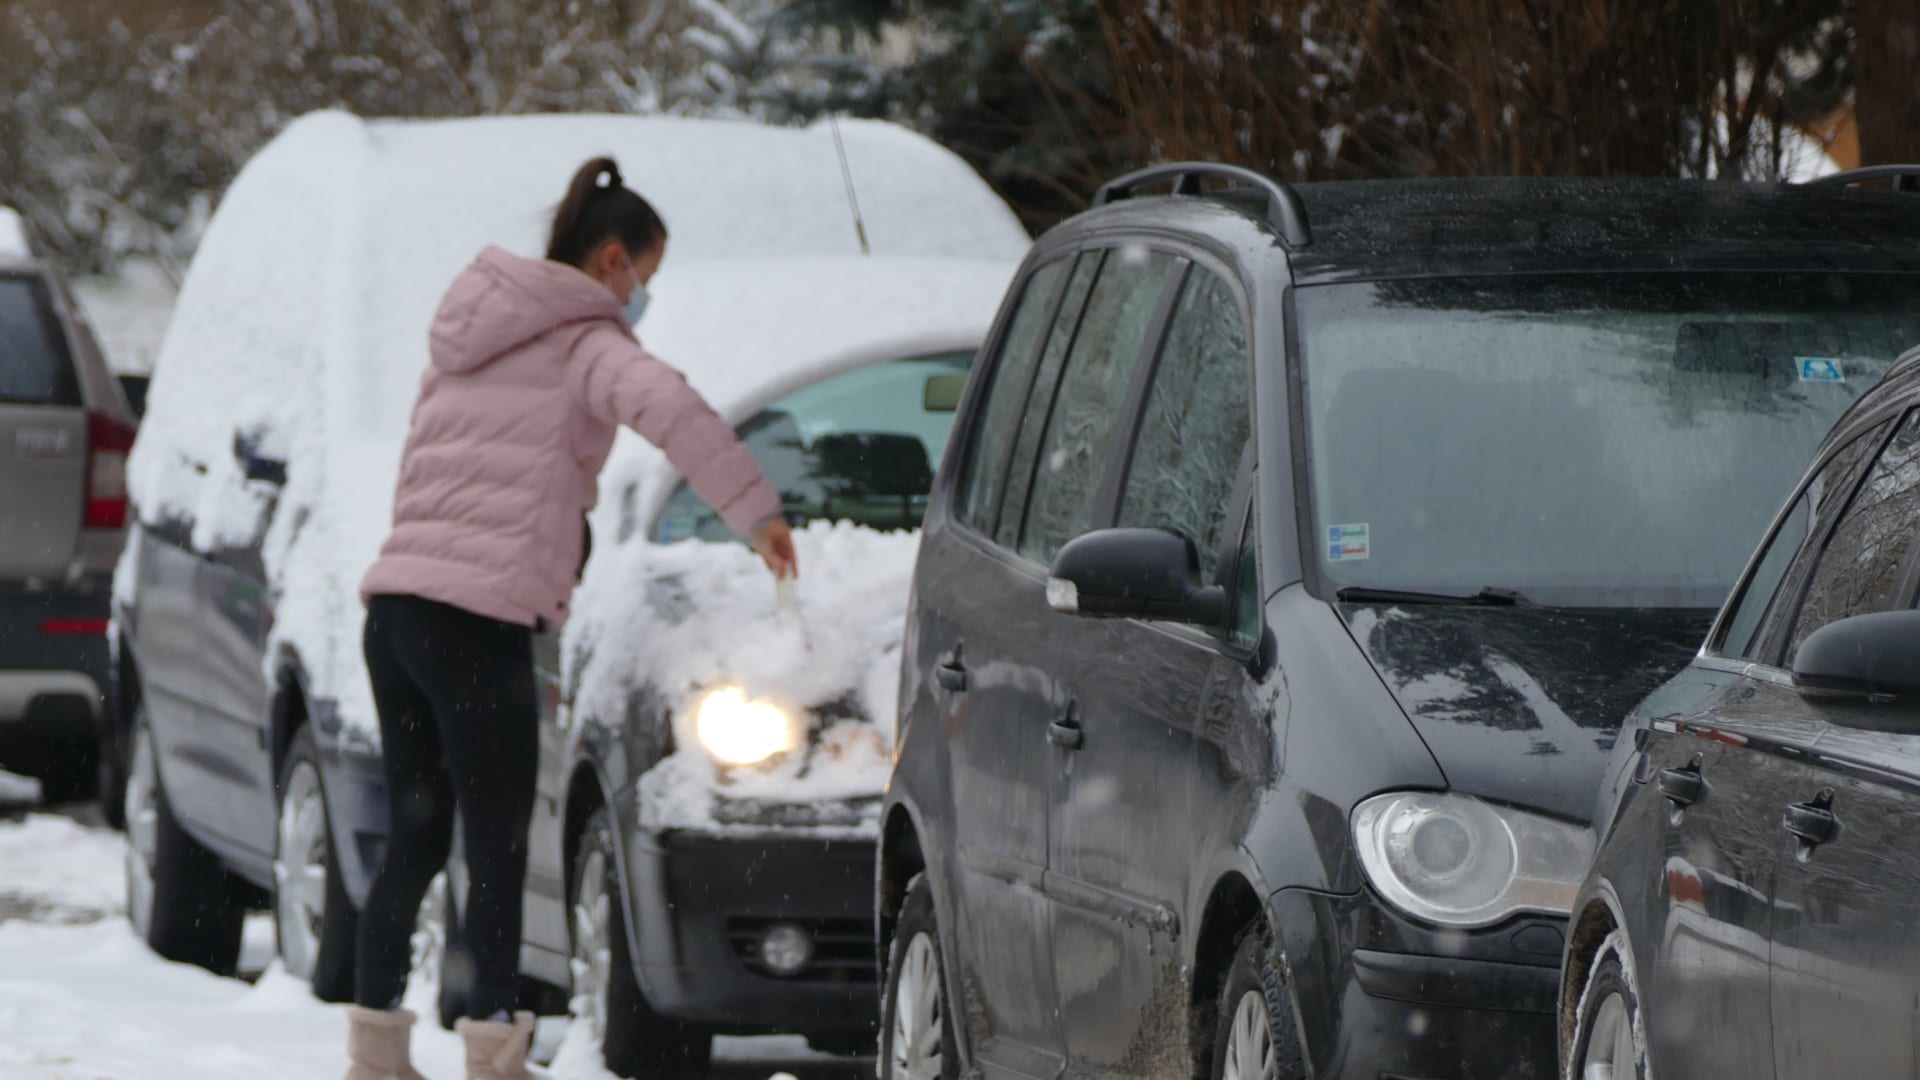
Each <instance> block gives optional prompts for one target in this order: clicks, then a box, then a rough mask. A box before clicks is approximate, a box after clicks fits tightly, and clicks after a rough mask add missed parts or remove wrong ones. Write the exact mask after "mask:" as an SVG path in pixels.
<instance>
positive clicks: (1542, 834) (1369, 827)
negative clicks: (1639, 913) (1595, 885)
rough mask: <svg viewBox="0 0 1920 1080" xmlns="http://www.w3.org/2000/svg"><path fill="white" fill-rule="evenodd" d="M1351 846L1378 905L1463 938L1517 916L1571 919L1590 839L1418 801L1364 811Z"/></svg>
mask: <svg viewBox="0 0 1920 1080" xmlns="http://www.w3.org/2000/svg"><path fill="white" fill-rule="evenodd" d="M1353 839H1354V843H1355V844H1356V845H1357V846H1358V847H1359V850H1360V864H1361V865H1362V866H1363V867H1365V868H1366V871H1367V878H1368V880H1370V881H1372V882H1373V887H1374V890H1375V891H1377V892H1378V893H1379V894H1380V895H1381V897H1382V898H1383V899H1385V900H1386V901H1387V902H1388V903H1390V904H1392V905H1393V906H1394V907H1397V908H1399V909H1400V910H1401V911H1404V912H1406V913H1407V914H1409V915H1411V916H1413V917H1414V918H1416V919H1422V920H1425V921H1427V922H1432V923H1438V924H1440V925H1443V926H1456V927H1462V928H1467V927H1476V926H1489V925H1492V924H1493V923H1497V922H1499V921H1500V920H1502V919H1505V918H1507V917H1508V916H1510V915H1514V914H1517V913H1519V912H1523V911H1536V912H1545V913H1549V914H1556V915H1566V914H1568V913H1570V912H1571V911H1572V910H1573V898H1574V894H1575V893H1576V892H1578V891H1579V889H1580V883H1581V881H1582V880H1583V879H1584V878H1585V877H1586V873H1587V865H1588V863H1589V862H1591V861H1592V858H1593V839H1592V836H1591V834H1590V833H1589V832H1588V830H1586V829H1583V828H1580V827H1578V826H1575V825H1568V824H1565V823H1563V822H1559V821H1555V820H1553V819H1551V818H1545V817H1541V816H1539V815H1537V814H1529V813H1526V812H1525V811H1521V810H1513V809H1510V808H1508V807H1504V806H1497V805H1495V804H1493V803H1488V802H1482V801H1480V800H1479V799H1474V798H1469V797H1467V796H1465V795H1448V794H1434V793H1431V792H1419V791H1403V792H1396V793H1394V794H1391V795H1380V796H1376V797H1374V798H1371V799H1368V800H1367V801H1366V802H1363V803H1361V804H1360V805H1359V806H1358V807H1357V808H1355V810H1354V814H1353Z"/></svg>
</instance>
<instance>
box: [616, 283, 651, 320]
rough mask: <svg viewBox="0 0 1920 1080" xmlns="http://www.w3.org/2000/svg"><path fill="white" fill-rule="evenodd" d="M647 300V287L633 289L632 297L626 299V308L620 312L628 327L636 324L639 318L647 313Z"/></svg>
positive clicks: (638, 286) (636, 286)
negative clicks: (624, 317)
mask: <svg viewBox="0 0 1920 1080" xmlns="http://www.w3.org/2000/svg"><path fill="white" fill-rule="evenodd" d="M648 299H649V297H648V296H647V287H646V286H645V285H635V286H634V287H633V295H632V296H629V297H627V306H626V307H624V308H622V309H621V311H620V313H621V314H622V315H624V316H626V319H627V325H628V326H633V325H635V324H636V323H638V322H639V321H640V316H642V315H645V314H646V313H647V300H648Z"/></svg>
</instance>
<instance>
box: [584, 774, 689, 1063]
mask: <svg viewBox="0 0 1920 1080" xmlns="http://www.w3.org/2000/svg"><path fill="white" fill-rule="evenodd" d="M624 895H625V894H624V891H623V888H622V882H621V880H620V865H619V861H618V860H617V859H616V858H615V857H614V834H613V817H612V815H611V814H610V813H609V812H608V811H607V808H606V807H601V808H600V809H598V810H595V811H594V812H593V816H592V817H590V818H588V819H587V826H586V831H585V832H584V833H583V834H582V835H581V837H580V850H579V853H578V854H577V855H576V856H575V857H574V867H573V892H572V896H573V965H572V966H573V1001H574V1005H573V1009H574V1013H575V1016H576V1017H577V1018H578V1019H579V1020H581V1021H584V1022H585V1023H587V1024H589V1025H590V1026H591V1028H592V1031H593V1034H594V1035H595V1036H596V1038H597V1039H598V1041H599V1042H600V1045H601V1047H602V1051H603V1054H604V1057H605V1059H606V1065H607V1070H608V1071H609V1072H612V1073H614V1074H615V1075H617V1076H625V1077H648V1078H653V1077H660V1078H669V1077H673V1078H678V1077H695V1076H704V1075H705V1074H706V1070H707V1062H708V1060H709V1058H710V1057H711V1056H712V1054H713V1035H712V1033H711V1032H709V1031H707V1030H706V1029H705V1028H701V1027H696V1026H694V1025H691V1024H683V1023H681V1022H679V1021H677V1020H674V1019H672V1018H670V1017H665V1016H661V1015H660V1014H659V1013H657V1012H655V1011H654V1010H653V1007H652V1006H651V1005H649V1004H648V1003H647V999H646V995H645V994H643V993H642V992H641V990H640V983H639V980H638V979H637V978H635V976H634V973H633V949H632V946H631V944H630V943H629V942H628V941H627V926H626V920H625V919H624V918H622V917H621V912H622V911H623V910H624V905H623V903H622V900H621V897H622V896H624Z"/></svg>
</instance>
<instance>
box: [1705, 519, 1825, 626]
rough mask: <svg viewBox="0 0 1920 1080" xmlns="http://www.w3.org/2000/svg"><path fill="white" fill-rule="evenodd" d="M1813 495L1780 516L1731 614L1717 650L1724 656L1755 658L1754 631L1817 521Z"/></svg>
mask: <svg viewBox="0 0 1920 1080" xmlns="http://www.w3.org/2000/svg"><path fill="white" fill-rule="evenodd" d="M1809 498H1810V496H1808V495H1805V494H1803V495H1801V496H1800V497H1798V498H1796V499H1794V500H1793V507H1792V509H1790V510H1788V511H1787V513H1786V516H1784V517H1782V518H1781V519H1780V527H1779V528H1778V529H1776V530H1774V534H1773V536H1772V538H1770V539H1769V540H1768V541H1767V550H1766V554H1764V555H1762V556H1761V557H1760V561H1759V563H1758V564H1756V565H1755V567H1754V570H1753V574H1752V576H1750V577H1749V578H1748V579H1747V583H1746V586H1745V587H1744V588H1742V589H1741V590H1740V599H1739V600H1737V601H1736V602H1735V603H1734V604H1733V607H1732V609H1731V613H1730V614H1729V615H1728V618H1727V628H1726V630H1724V631H1723V632H1722V633H1721V638H1720V645H1719V646H1718V648H1717V650H1716V651H1718V652H1719V653H1720V654H1721V655H1723V656H1735V657H1743V658H1752V657H1753V655H1754V653H1753V646H1754V633H1753V632H1754V630H1755V629H1757V628H1758V627H1759V625H1760V616H1761V614H1762V613H1763V612H1765V611H1766V610H1767V605H1769V604H1771V603H1773V598H1774V595H1775V594H1776V593H1778V592H1779V591H1780V582H1781V581H1782V580H1784V579H1785V578H1786V576H1787V567H1788V566H1791V565H1792V564H1793V556H1794V553H1795V552H1798V551H1799V550H1800V546H1801V545H1802V544H1804V543H1806V541H1807V532H1808V529H1809V527H1810V526H1811V525H1812V523H1813V513H1812V511H1811V510H1810V509H1809V508H1808V506H1809Z"/></svg>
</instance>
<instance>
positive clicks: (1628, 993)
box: [1568, 949, 1647, 1080]
mask: <svg viewBox="0 0 1920 1080" xmlns="http://www.w3.org/2000/svg"><path fill="white" fill-rule="evenodd" d="M1576 1023H1577V1025H1578V1026H1577V1027H1575V1028H1574V1037H1573V1063H1574V1067H1573V1069H1572V1071H1571V1072H1570V1073H1569V1074H1568V1075H1569V1077H1570V1078H1571V1080H1646V1076H1647V1047H1646V1044H1645V1041H1644V1040H1645V1038H1646V1036H1645V1034H1644V1032H1643V1031H1642V1029H1641V1026H1640V995H1639V994H1637V993H1635V992H1634V988H1633V982H1632V980H1631V979H1629V978H1627V973H1626V968H1625V967H1623V966H1622V965H1621V963H1620V957H1619V955H1618V954H1617V953H1614V952H1613V951H1611V949H1608V950H1606V951H1603V952H1602V953H1601V958H1600V960H1599V961H1598V962H1597V963H1596V964H1594V966H1593V972H1592V974H1591V975H1589V976H1588V978H1587V985H1586V988H1585V990H1583V991H1582V992H1581V994H1580V1013H1579V1016H1578V1017H1577V1019H1576Z"/></svg>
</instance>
